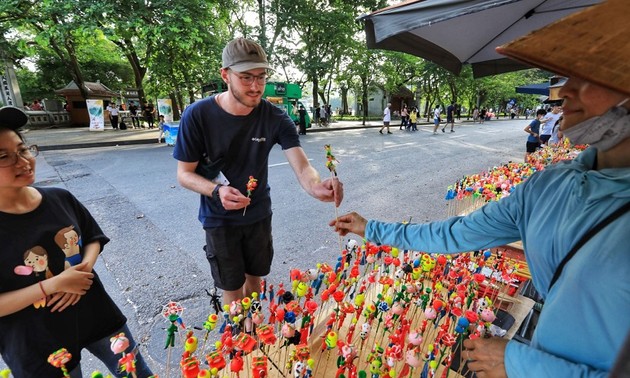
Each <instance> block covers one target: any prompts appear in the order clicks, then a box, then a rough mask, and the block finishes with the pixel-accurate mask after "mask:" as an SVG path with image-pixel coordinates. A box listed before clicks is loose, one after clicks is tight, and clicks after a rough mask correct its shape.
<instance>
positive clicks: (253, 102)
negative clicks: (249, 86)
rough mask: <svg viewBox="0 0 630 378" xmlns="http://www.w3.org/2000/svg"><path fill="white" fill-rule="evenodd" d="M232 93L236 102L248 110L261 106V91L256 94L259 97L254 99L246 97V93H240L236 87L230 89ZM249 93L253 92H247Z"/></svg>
mask: <svg viewBox="0 0 630 378" xmlns="http://www.w3.org/2000/svg"><path fill="white" fill-rule="evenodd" d="M230 89H231V91H230V93H231V94H232V96H233V97H234V98H235V99H236V101H238V102H239V103H241V104H242V105H243V106H246V107H248V108H252V109H253V108H255V107H257V106H258V104H260V101H261V98H262V96H261V91H258V92H256V93H257V94H258V97H256V98H252V97H250V96H247V95H245V92H240V91H238V90H236V89H234V87H232V88H230ZM247 92H250V93H251V92H252V91H247Z"/></svg>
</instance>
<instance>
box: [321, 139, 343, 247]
mask: <svg viewBox="0 0 630 378" xmlns="http://www.w3.org/2000/svg"><path fill="white" fill-rule="evenodd" d="M324 150H325V151H326V168H328V170H329V171H330V178H335V177H336V176H337V168H336V166H335V162H337V163H339V160H337V158H335V155H333V153H332V147H330V144H325V145H324ZM338 218H339V213H338V212H337V206H335V219H338ZM337 239H338V242H339V250H340V251H342V250H343V247H342V246H341V245H342V242H341V236H340V237H338V238H337Z"/></svg>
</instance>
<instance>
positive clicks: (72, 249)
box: [55, 225, 83, 269]
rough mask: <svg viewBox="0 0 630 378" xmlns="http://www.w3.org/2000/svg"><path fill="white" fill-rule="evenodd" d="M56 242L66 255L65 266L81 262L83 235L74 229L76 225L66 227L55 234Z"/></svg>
mask: <svg viewBox="0 0 630 378" xmlns="http://www.w3.org/2000/svg"><path fill="white" fill-rule="evenodd" d="M55 243H56V244H57V245H58V246H59V248H61V250H62V251H63V253H64V254H65V255H66V262H65V268H64V269H68V268H69V267H71V266H74V265H77V264H79V263H80V262H81V259H82V257H81V254H80V252H81V245H82V244H83V243H82V241H81V237H80V236H79V234H77V232H76V231H75V230H74V226H72V225H70V226H68V227H64V228H62V229H61V230H59V231H58V232H57V234H55Z"/></svg>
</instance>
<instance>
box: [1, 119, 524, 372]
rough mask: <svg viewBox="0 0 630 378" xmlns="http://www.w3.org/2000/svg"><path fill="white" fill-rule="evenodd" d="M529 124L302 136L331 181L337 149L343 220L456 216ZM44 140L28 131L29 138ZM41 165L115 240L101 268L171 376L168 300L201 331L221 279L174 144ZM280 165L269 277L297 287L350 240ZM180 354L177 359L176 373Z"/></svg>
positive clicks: (72, 153)
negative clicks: (164, 310) (459, 183)
mask: <svg viewBox="0 0 630 378" xmlns="http://www.w3.org/2000/svg"><path fill="white" fill-rule="evenodd" d="M525 123H526V122H525V121H524V120H520V121H518V120H517V121H492V122H487V123H485V124H483V125H478V124H470V123H465V124H458V125H457V126H456V132H455V133H448V132H447V133H444V134H442V133H439V135H432V134H431V133H430V127H421V128H420V131H418V132H415V133H411V132H403V131H398V128H397V127H395V128H394V129H393V131H394V134H393V135H380V134H379V133H378V131H377V129H374V128H367V129H366V128H347V129H346V130H339V131H334V132H313V133H310V134H309V135H307V136H306V137H304V138H303V139H302V140H303V146H304V149H305V151H306V152H307V155H308V156H309V158H310V159H311V161H312V164H313V165H314V166H315V167H316V168H317V169H319V171H320V172H321V173H322V175H327V174H328V172H327V171H326V169H325V153H324V149H323V146H324V145H325V144H331V145H332V148H333V153H334V154H335V156H336V157H337V159H338V160H339V162H340V163H339V164H338V166H337V171H338V173H339V176H340V178H341V179H342V180H343V181H344V183H345V191H346V198H345V200H344V202H343V204H342V206H341V207H340V208H339V209H338V211H337V213H338V214H342V213H346V212H348V211H359V212H361V213H362V214H364V215H365V216H366V217H368V218H378V219H384V220H390V221H400V220H406V219H409V218H412V219H413V221H429V220H435V219H441V218H443V217H444V216H445V214H446V213H447V204H446V202H445V201H444V194H445V191H446V187H447V186H448V185H449V184H451V183H453V182H455V181H456V180H457V179H458V178H460V177H461V176H463V175H467V174H472V173H477V172H480V171H482V170H485V169H487V168H489V167H492V166H494V165H497V164H501V163H505V162H507V161H521V160H522V157H523V150H524V144H525V136H524V133H523V131H522V129H523V127H524V126H525ZM122 132H127V131H122ZM128 132H130V133H133V131H128ZM137 132H139V133H142V131H137ZM111 133H114V132H113V131H112V132H111ZM118 133H121V131H118ZM147 133H148V131H147ZM29 134H30V135H29ZM35 134H36V133H35V132H34V131H33V132H31V133H27V137H28V138H29V141H31V142H33V140H34V139H35V138H36V136H35ZM155 138H157V136H155ZM38 143H41V142H39V141H38ZM50 145H51V146H52V145H55V144H53V143H50ZM37 164H38V167H37V176H38V185H55V186H62V187H66V188H68V189H69V190H70V191H72V192H73V193H74V194H75V195H76V196H77V197H78V198H79V199H80V200H81V201H82V202H83V203H84V204H85V205H86V206H87V207H88V208H89V209H90V211H91V212H92V214H93V215H94V216H95V217H96V219H97V220H98V221H99V223H100V225H101V227H102V228H103V229H104V231H105V233H106V234H107V235H108V236H109V237H110V238H111V239H112V241H111V242H110V243H109V244H108V245H107V246H106V248H105V251H104V252H103V254H102V256H101V259H100V261H99V263H98V264H97V267H96V270H97V271H98V272H99V274H100V275H101V276H102V278H103V280H104V282H105V285H106V287H107V288H108V291H109V292H110V294H111V295H112V296H113V297H114V299H115V300H116V302H117V303H118V304H119V305H120V306H121V308H122V309H123V311H124V312H125V314H126V315H127V316H128V318H129V325H130V327H131V328H132V330H133V331H134V333H135V335H136V337H137V338H138V339H140V340H142V341H143V343H144V345H143V353H144V354H145V356H146V357H148V359H149V361H150V363H151V365H152V366H153V367H154V369H155V371H156V372H157V373H159V374H160V376H164V375H165V374H164V373H165V367H166V364H167V360H168V355H167V354H166V352H165V351H164V348H163V343H164V340H165V331H164V328H165V325H166V323H165V321H164V320H163V319H162V318H161V316H160V310H161V307H162V306H163V305H164V304H165V303H167V302H168V301H169V300H176V301H179V302H181V303H182V304H183V305H184V307H185V308H186V310H185V313H184V320H185V321H186V322H187V323H188V324H189V325H195V326H200V325H201V324H202V322H203V320H205V318H206V317H207V316H208V314H209V313H210V312H211V305H210V300H209V298H208V296H207V294H206V292H205V290H206V289H208V288H210V286H211V279H209V267H208V264H207V261H206V260H205V256H204V254H203V252H202V250H201V247H202V246H203V244H204V237H203V231H202V229H201V227H200V225H199V223H198V221H197V220H196V214H197V204H198V196H197V195H195V194H193V193H191V192H189V191H187V190H185V189H183V188H181V187H180V186H179V185H178V184H177V181H176V179H175V167H176V161H175V160H174V159H173V158H172V147H168V146H165V145H164V144H162V145H158V144H154V143H151V144H140V145H119V146H112V147H99V148H81V149H64V150H49V151H44V152H42V154H41V155H40V157H39V158H38V163H37ZM269 167H270V185H271V187H272V200H273V210H274V219H273V229H274V244H275V259H274V266H273V268H272V272H271V274H270V275H269V277H268V280H269V282H270V283H276V284H277V283H279V282H287V281H288V278H287V272H288V270H289V269H291V268H299V269H306V268H310V267H314V266H315V264H316V263H318V262H328V263H333V262H334V261H335V260H336V257H337V255H338V253H339V247H338V246H339V239H338V238H337V236H336V234H334V233H332V232H331V231H330V230H329V228H328V226H327V223H328V221H329V220H330V219H332V218H334V217H335V215H336V212H335V209H334V207H333V206H332V205H331V204H325V203H319V202H317V201H315V200H313V199H312V198H310V197H309V196H308V195H307V194H306V193H304V192H303V191H302V190H301V189H300V188H299V184H297V182H296V179H295V177H294V174H293V173H292V171H291V169H290V167H289V166H288V164H287V162H286V159H285V158H284V155H283V153H282V151H281V150H280V149H279V148H277V149H274V150H273V151H272V153H271V156H270V158H269ZM180 353H181V352H180V350H179V349H178V350H177V351H176V352H175V353H174V354H173V356H171V358H170V361H171V364H170V365H171V366H174V365H176V361H177V360H178V356H179V354H180ZM83 358H84V359H83V361H84V371H85V373H86V375H87V373H89V372H91V371H93V370H94V369H100V368H101V367H100V363H99V362H97V361H94V360H93V359H92V358H91V357H90V355H89V354H87V353H85V354H84V357H83ZM0 365H1V364H0ZM173 371H174V370H173ZM172 374H173V376H175V375H174V373H172Z"/></svg>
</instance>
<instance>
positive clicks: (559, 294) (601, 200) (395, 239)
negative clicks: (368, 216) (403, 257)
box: [365, 148, 630, 377]
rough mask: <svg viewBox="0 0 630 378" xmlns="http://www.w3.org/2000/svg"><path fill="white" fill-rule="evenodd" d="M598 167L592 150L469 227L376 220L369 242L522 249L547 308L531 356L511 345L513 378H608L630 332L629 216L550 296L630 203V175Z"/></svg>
mask: <svg viewBox="0 0 630 378" xmlns="http://www.w3.org/2000/svg"><path fill="white" fill-rule="evenodd" d="M595 160H596V150H595V149H592V148H589V149H587V150H585V151H584V152H582V153H581V154H580V155H579V156H578V157H577V158H576V159H575V160H573V161H570V162H563V163H559V164H556V165H554V166H550V167H548V168H546V169H545V170H544V171H540V172H537V173H535V174H534V175H532V176H531V177H530V178H529V179H528V180H527V181H526V182H524V183H523V184H521V185H519V186H518V187H517V188H516V190H515V191H514V192H513V193H512V194H511V195H510V196H509V197H505V198H503V199H502V200H500V201H498V202H492V203H488V204H487V205H486V206H484V207H482V208H481V209H478V210H477V211H475V212H473V213H471V214H469V215H467V216H464V217H453V218H450V219H447V220H445V221H441V222H432V223H427V224H399V223H383V222H378V221H375V220H370V221H368V223H367V226H366V232H365V236H366V239H367V240H369V241H372V242H376V243H381V244H387V245H392V246H396V247H399V248H405V249H412V250H419V251H427V252H438V253H443V252H446V253H456V252H464V251H472V250H478V249H482V248H488V247H495V246H500V245H503V244H506V243H510V242H514V241H516V240H522V241H523V246H524V249H525V256H526V259H527V263H528V265H529V269H530V272H531V275H532V280H533V283H534V285H535V287H536V289H537V290H538V292H539V293H540V294H541V295H542V296H543V297H544V298H545V305H544V309H543V311H542V313H541V316H540V318H539V320H538V325H537V327H536V330H535V333H534V336H533V339H532V343H531V346H526V345H524V344H521V343H518V342H516V341H510V342H509V343H508V345H507V349H506V352H505V368H506V372H507V374H508V376H509V377H587V376H588V377H599V376H602V377H603V376H607V373H608V371H609V370H610V369H611V367H612V365H613V362H614V360H615V357H616V355H617V353H618V352H619V350H620V348H621V346H622V344H623V341H624V338H625V336H626V334H627V333H628V331H629V330H630V213H626V214H624V215H622V216H621V217H620V218H618V219H617V220H616V221H615V222H613V223H611V224H610V225H608V226H607V227H606V228H604V229H603V230H602V231H601V232H599V233H598V234H597V235H595V236H594V237H593V238H591V239H590V241H589V242H587V243H586V244H585V245H584V246H583V247H582V248H581V249H580V250H579V251H578V252H577V254H576V255H575V256H574V257H573V258H572V259H571V260H570V262H569V263H568V264H567V265H566V266H565V267H564V270H563V272H562V275H561V276H560V278H559V279H558V281H556V283H555V285H554V286H553V289H552V290H551V291H548V287H549V283H550V281H551V278H552V276H553V274H554V272H555V270H556V267H557V266H558V264H559V263H560V261H562V259H563V258H564V256H565V255H566V254H567V253H568V252H569V251H570V250H571V248H572V247H573V245H574V244H575V243H577V242H578V240H579V239H580V238H581V236H582V235H584V234H585V233H586V232H587V231H588V230H590V229H591V228H593V227H594V226H595V225H596V224H597V223H598V222H599V221H600V220H602V219H604V218H605V217H606V216H607V215H609V214H610V213H612V212H613V211H615V210H616V209H617V208H619V207H621V206H622V205H623V204H624V203H626V202H628V201H629V200H630V168H615V169H602V170H593V167H594V164H595Z"/></svg>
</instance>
